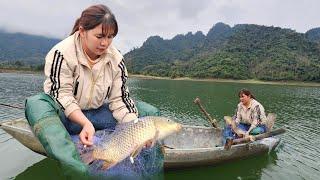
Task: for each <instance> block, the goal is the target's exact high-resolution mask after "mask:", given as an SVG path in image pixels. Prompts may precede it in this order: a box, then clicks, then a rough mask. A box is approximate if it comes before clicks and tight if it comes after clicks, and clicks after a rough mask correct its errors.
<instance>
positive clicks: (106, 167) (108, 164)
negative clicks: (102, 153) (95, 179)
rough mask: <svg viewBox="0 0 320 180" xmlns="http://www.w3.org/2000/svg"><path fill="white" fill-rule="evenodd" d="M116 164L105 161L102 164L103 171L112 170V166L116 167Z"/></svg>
mask: <svg viewBox="0 0 320 180" xmlns="http://www.w3.org/2000/svg"><path fill="white" fill-rule="evenodd" d="M115 164H116V163H114V162H110V161H104V162H103V163H102V167H101V169H102V170H107V169H109V168H111V167H112V166H114V165H115Z"/></svg>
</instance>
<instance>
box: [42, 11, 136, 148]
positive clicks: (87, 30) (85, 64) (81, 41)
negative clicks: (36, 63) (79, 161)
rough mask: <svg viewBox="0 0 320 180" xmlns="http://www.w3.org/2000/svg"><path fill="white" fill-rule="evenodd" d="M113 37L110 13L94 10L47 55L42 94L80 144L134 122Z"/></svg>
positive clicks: (114, 30)
mask: <svg viewBox="0 0 320 180" xmlns="http://www.w3.org/2000/svg"><path fill="white" fill-rule="evenodd" d="M117 33H118V24H117V21H116V19H115V16H114V15H113V14H112V12H111V11H110V10H109V8H108V7H106V6H105V5H94V6H91V7H89V8H87V9H85V10H84V11H83V12H82V14H81V17H80V18H79V19H77V20H76V22H75V24H74V27H73V30H72V32H71V34H70V36H69V37H67V38H66V39H65V40H63V41H61V42H60V43H58V44H57V45H55V46H54V47H53V48H52V49H51V50H50V51H49V53H48V55H47V56H46V63H45V76H46V80H45V82H44V92H45V93H46V94H50V95H51V96H52V97H54V98H55V100H56V102H58V103H59V104H60V105H61V108H62V109H63V110H64V116H63V117H61V120H62V122H63V124H64V125H65V127H66V129H67V130H68V132H69V133H70V134H79V133H80V134H79V137H80V140H81V142H82V143H83V144H84V145H92V143H93V142H92V137H93V135H94V133H95V130H99V129H105V128H110V127H112V126H115V125H116V122H119V123H124V122H129V121H132V120H135V119H137V118H138V111H137V108H136V106H135V103H134V102H133V101H132V99H131V98H130V95H129V91H128V88H127V87H126V81H127V78H128V74H127V70H126V67H125V64H124V60H123V56H122V55H121V54H120V52H119V51H118V50H117V49H116V47H115V46H114V45H113V44H112V41H113V39H114V37H115V36H116V35H117ZM106 100H107V101H108V102H109V106H108V107H107V105H106V103H105V101H106Z"/></svg>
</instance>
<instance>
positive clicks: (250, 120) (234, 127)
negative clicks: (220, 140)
mask: <svg viewBox="0 0 320 180" xmlns="http://www.w3.org/2000/svg"><path fill="white" fill-rule="evenodd" d="M238 95H239V99H240V103H239V104H238V106H237V109H236V112H235V115H234V117H233V118H232V120H231V121H229V120H228V119H227V118H226V117H225V120H226V125H227V126H226V128H225V129H224V137H225V138H226V139H234V138H239V137H243V136H249V135H256V134H261V133H265V132H266V131H267V127H266V125H265V123H266V120H267V117H266V114H265V110H264V107H263V106H262V105H261V103H259V102H258V101H257V100H256V99H255V97H254V95H253V94H252V93H251V92H250V91H249V90H247V89H241V90H240V91H239V93H238Z"/></svg>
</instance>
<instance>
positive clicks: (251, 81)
mask: <svg viewBox="0 0 320 180" xmlns="http://www.w3.org/2000/svg"><path fill="white" fill-rule="evenodd" d="M0 73H17V74H43V71H33V70H22V69H3V68H0ZM129 77H132V78H138V79H163V80H173V81H205V82H229V83H244V84H271V85H286V86H310V87H320V83H317V82H300V81H261V80H256V79H246V80H235V79H215V78H203V79H197V78H190V77H181V78H174V79H172V78H170V77H160V76H149V75H140V74H129Z"/></svg>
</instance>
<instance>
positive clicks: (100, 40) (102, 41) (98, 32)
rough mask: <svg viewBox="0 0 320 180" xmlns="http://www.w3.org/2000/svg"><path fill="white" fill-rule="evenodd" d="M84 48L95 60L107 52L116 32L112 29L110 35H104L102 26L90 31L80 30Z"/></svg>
mask: <svg viewBox="0 0 320 180" xmlns="http://www.w3.org/2000/svg"><path fill="white" fill-rule="evenodd" d="M79 32H80V36H81V38H82V39H81V40H82V41H81V42H82V47H83V49H84V51H85V52H86V53H87V55H88V56H89V57H90V58H91V59H92V60H95V59H97V58H99V56H101V55H102V54H104V53H105V52H106V49H107V48H108V47H109V45H110V44H111V42H112V40H113V33H114V31H113V30H112V29H110V30H109V31H108V34H103V33H102V24H100V25H98V26H96V27H95V28H93V29H90V30H87V31H86V30H84V29H83V28H82V27H80V28H79Z"/></svg>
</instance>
